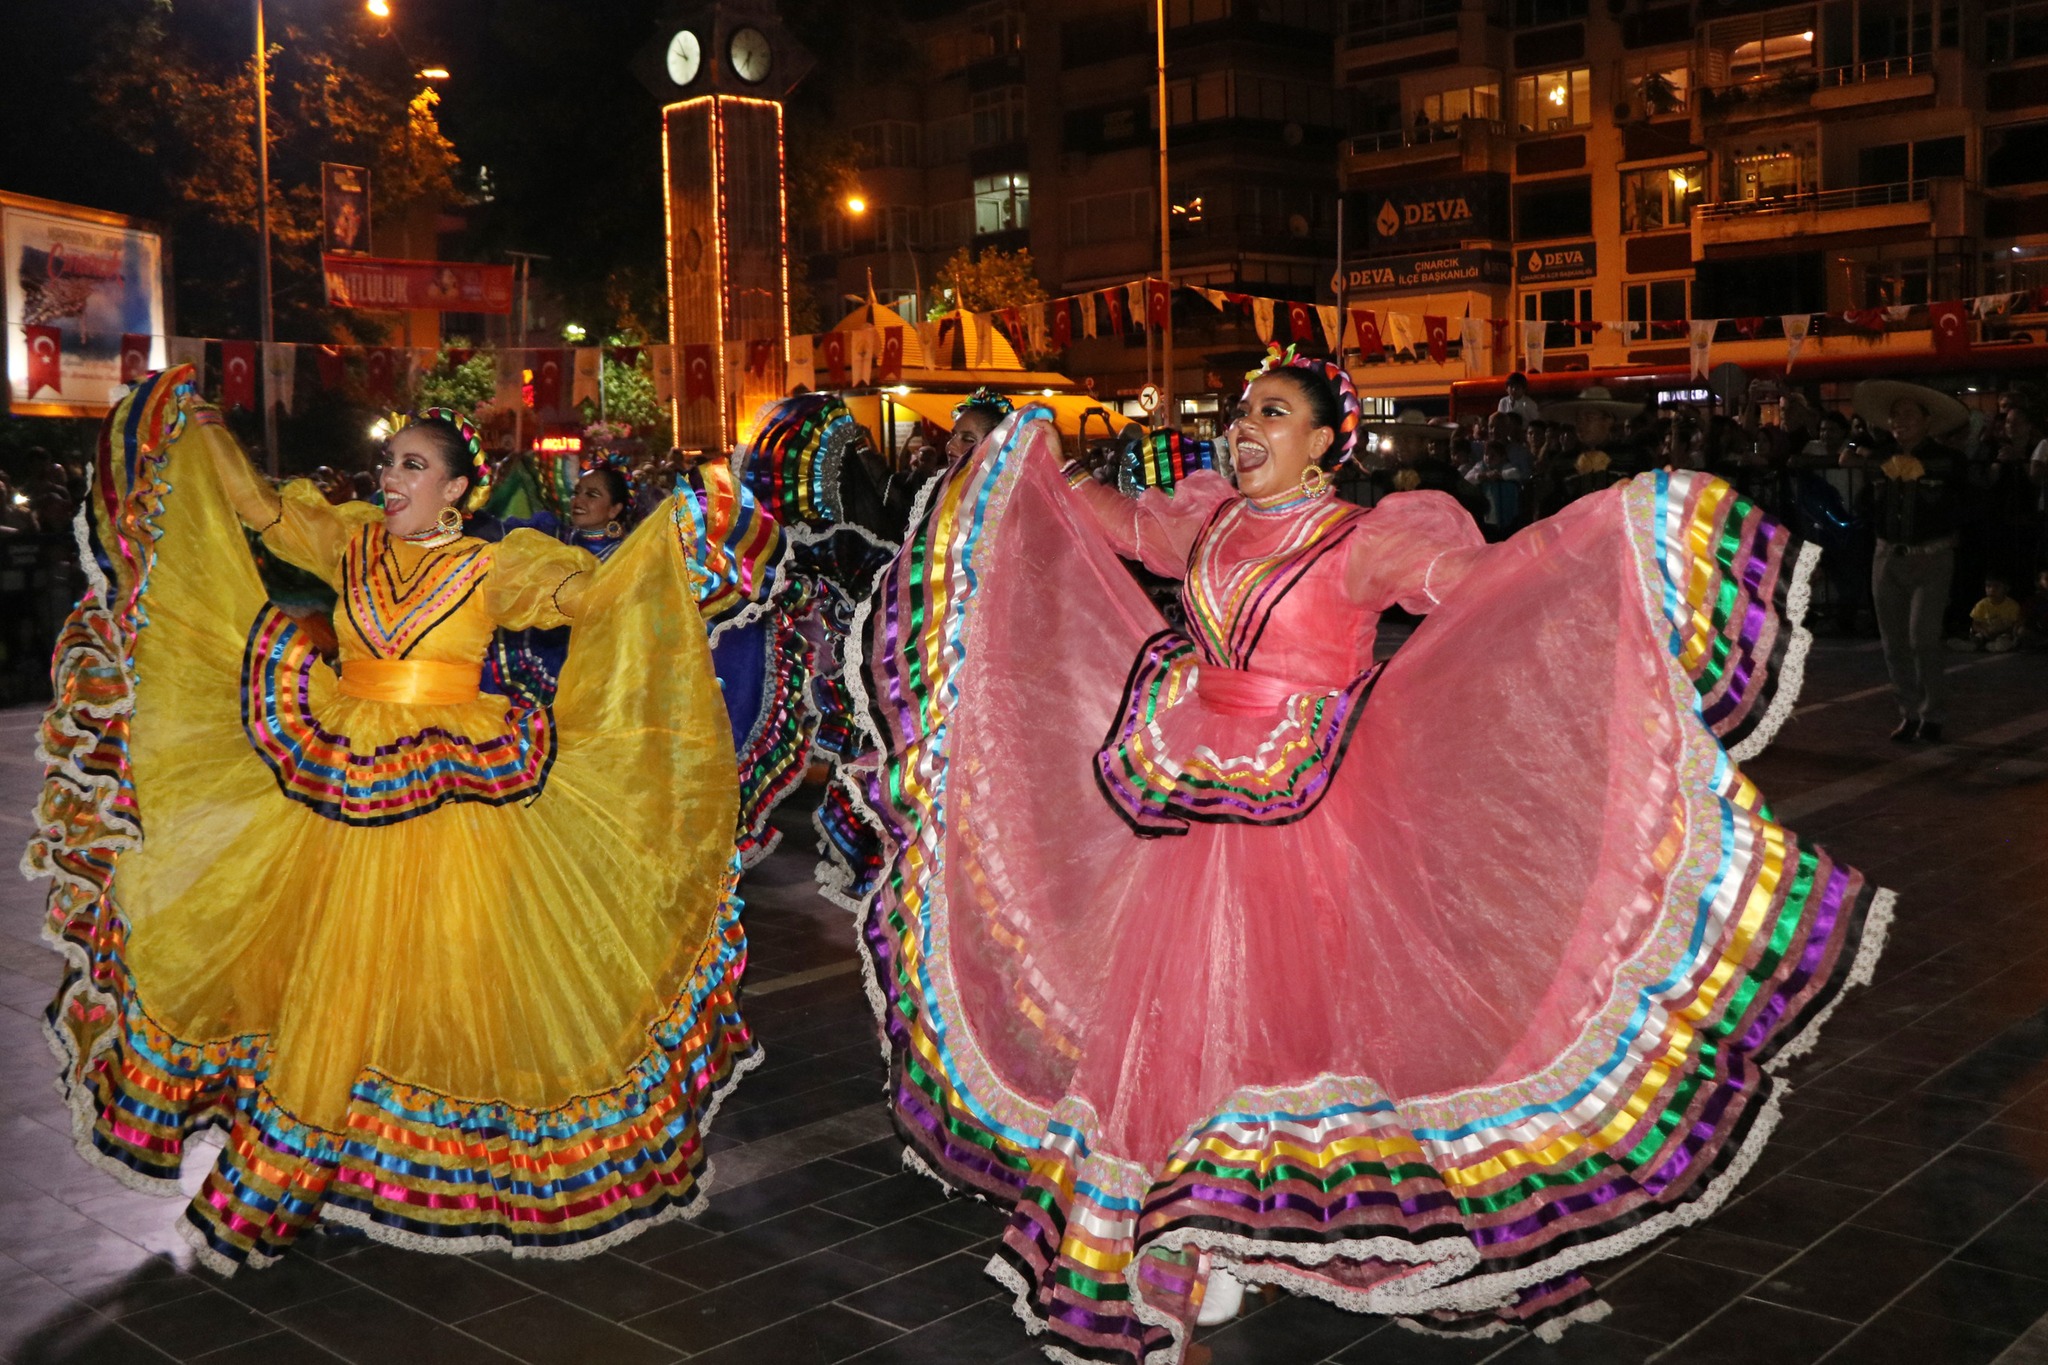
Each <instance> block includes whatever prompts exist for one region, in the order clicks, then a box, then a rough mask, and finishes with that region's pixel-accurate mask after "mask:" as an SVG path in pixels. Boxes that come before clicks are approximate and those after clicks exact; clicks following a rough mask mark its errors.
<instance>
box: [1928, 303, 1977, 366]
mask: <svg viewBox="0 0 2048 1365" xmlns="http://www.w3.org/2000/svg"><path fill="white" fill-rule="evenodd" d="M1927 323H1928V327H1929V328H1930V330H1932V331H1933V333H1934V353H1935V354H1936V355H1968V354H1969V353H1970V314H1969V311H1968V305H1966V304H1962V303H1930V304H1928V305H1927Z"/></svg>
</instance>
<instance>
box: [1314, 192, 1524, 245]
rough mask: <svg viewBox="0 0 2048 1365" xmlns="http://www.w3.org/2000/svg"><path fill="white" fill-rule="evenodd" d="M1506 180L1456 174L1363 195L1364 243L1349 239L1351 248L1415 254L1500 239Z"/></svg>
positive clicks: (1362, 234) (1360, 206)
mask: <svg viewBox="0 0 2048 1365" xmlns="http://www.w3.org/2000/svg"><path fill="white" fill-rule="evenodd" d="M1505 179H1506V178H1505V177H1503V176H1497V175H1461V176H1451V177H1447V178H1446V179H1443V180H1425V181H1418V182H1416V183H1414V184H1412V185H1396V186H1394V187H1392V188H1390V189H1380V190H1371V191H1368V192H1367V193H1366V194H1364V195H1362V196H1360V198H1361V199H1362V200H1363V201H1364V202H1363V203H1360V204H1358V205H1357V207H1359V208H1361V209H1363V210H1364V216H1363V226H1364V229H1365V230H1364V231H1363V232H1362V233H1359V234H1358V236H1359V237H1362V238H1363V240H1362V241H1359V240H1354V241H1353V242H1352V243H1351V246H1352V249H1353V250H1363V251H1365V252H1374V253H1377V252H1394V251H1418V250H1425V249H1428V248H1431V247H1444V246H1451V247H1454V246H1457V245H1458V244H1459V243H1461V242H1463V241H1466V240H1468V239H1490V238H1497V237H1500V236H1502V235H1503V233H1502V231H1501V228H1502V226H1503V224H1502V222H1501V220H1502V218H1503V217H1504V215H1503V213H1502V206H1503V205H1504V204H1505V203H1506V200H1507V194H1506V183H1505Z"/></svg>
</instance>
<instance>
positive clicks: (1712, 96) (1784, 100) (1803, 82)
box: [1693, 67, 1821, 128]
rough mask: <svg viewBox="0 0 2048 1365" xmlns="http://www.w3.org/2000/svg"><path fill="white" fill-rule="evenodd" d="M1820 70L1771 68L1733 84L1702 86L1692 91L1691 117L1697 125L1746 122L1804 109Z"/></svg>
mask: <svg viewBox="0 0 2048 1365" xmlns="http://www.w3.org/2000/svg"><path fill="white" fill-rule="evenodd" d="M1820 74H1821V73H1820V72H1818V71H1816V70H1814V69H1813V68H1812V67H1805V68H1799V69H1794V70H1789V71H1779V72H1773V73H1771V74H1769V75H1763V76H1756V77H1752V78H1751V79H1749V80H1746V81H1737V82H1736V83H1735V84H1733V85H1720V86H1702V87H1701V88H1700V89H1699V90H1698V91H1696V92H1695V94H1696V96H1697V98H1696V99H1695V101H1694V106H1693V107H1694V109H1695V110H1696V111H1697V112H1696V114H1695V117H1696V118H1697V119H1698V121H1699V126H1700V127H1706V128H1711V127H1718V126H1723V125H1726V124H1730V123H1748V122H1752V121H1755V120H1759V119H1772V118H1784V117H1787V116H1798V115H1802V114H1804V113H1806V111H1807V110H1808V109H1810V108H1811V107H1812V104H1813V93H1814V91H1816V90H1818V89H1820Z"/></svg>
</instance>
